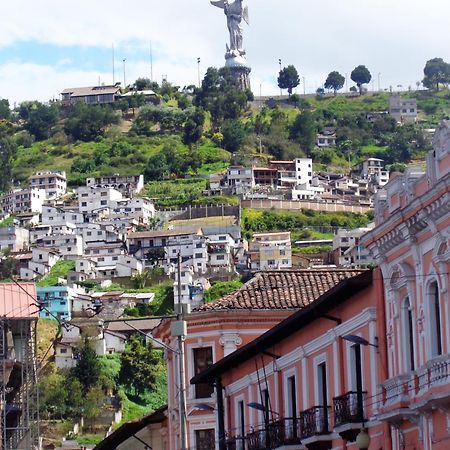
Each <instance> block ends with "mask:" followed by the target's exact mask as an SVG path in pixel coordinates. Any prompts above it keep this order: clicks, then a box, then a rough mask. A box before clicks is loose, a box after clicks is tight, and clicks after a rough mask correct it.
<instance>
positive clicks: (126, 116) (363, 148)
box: [0, 69, 450, 203]
mask: <svg viewBox="0 0 450 450" xmlns="http://www.w3.org/2000/svg"><path fill="white" fill-rule="evenodd" d="M213 70H215V69H209V70H208V74H209V75H208V74H207V77H208V76H210V78H211V76H214V77H216V79H215V80H216V84H214V83H209V84H208V78H207V77H205V80H204V82H203V86H202V88H201V89H191V90H190V91H184V92H180V91H179V89H178V88H177V87H174V86H170V85H167V86H164V87H158V89H159V93H158V97H157V100H156V101H153V103H155V104H153V103H151V104H145V102H144V101H143V100H142V99H141V100H139V101H138V100H137V96H129V97H128V100H126V101H125V100H120V101H118V102H116V103H115V104H114V106H111V105H102V106H99V105H94V106H87V105H85V104H80V103H78V104H74V105H70V106H67V105H64V104H62V103H59V102H54V103H51V104H49V105H44V104H40V103H37V102H26V103H23V104H21V105H20V106H19V107H18V108H17V109H16V110H15V111H13V112H5V111H4V110H3V109H1V110H0V117H1V118H2V120H1V121H0V140H1V141H2V149H3V151H2V167H1V172H0V173H1V175H2V177H1V182H0V190H3V191H5V190H7V189H9V188H10V187H11V186H14V185H18V184H21V185H24V184H26V182H27V179H28V177H29V176H30V175H31V174H33V173H34V172H36V171H39V170H44V169H45V170H64V171H66V173H67V177H68V182H69V186H72V187H75V186H78V185H80V184H82V183H83V181H84V179H85V178H86V177H89V176H98V175H111V174H114V173H120V174H124V175H127V174H137V173H144V174H145V178H146V181H149V182H153V183H158V182H162V183H163V184H164V186H166V183H167V180H172V181H171V182H172V183H173V180H176V179H181V178H186V177H190V178H193V180H190V181H189V182H188V183H187V184H189V186H188V187H187V188H186V186H184V185H182V186H181V188H180V189H179V187H180V186H176V187H175V191H177V194H180V195H181V200H174V202H175V203H177V202H178V203H179V202H181V203H188V202H192V201H194V200H195V199H199V198H201V192H202V191H203V189H204V187H205V183H206V181H205V178H206V177H207V176H208V175H210V174H214V173H220V172H223V171H224V170H225V169H226V168H227V167H228V166H229V165H230V164H232V163H233V164H243V165H249V164H254V163H255V162H257V163H258V164H260V165H264V164H265V163H266V162H267V161H268V160H269V159H292V158H296V157H304V156H310V157H312V158H313V161H314V163H315V169H316V170H328V171H333V170H335V171H344V170H348V167H349V165H352V166H354V165H356V164H358V163H360V162H361V161H362V160H363V159H364V158H367V157H379V158H382V159H384V160H385V162H386V163H387V164H390V165H393V167H394V168H395V169H396V170H398V169H402V166H401V164H409V163H411V162H417V161H421V160H423V158H424V155H425V152H426V151H427V150H428V149H429V145H430V142H429V140H427V135H426V133H424V130H425V129H429V128H434V127H435V126H436V125H437V124H438V123H439V121H440V120H441V119H443V118H445V117H448V115H449V114H450V102H449V100H450V92H449V91H448V90H447V89H446V90H442V91H440V92H431V91H417V92H412V91H411V92H406V93H402V94H401V96H402V98H415V99H417V104H418V109H419V114H418V123H417V124H408V125H404V126H397V125H396V123H395V121H394V120H393V118H392V117H390V116H385V115H379V116H377V115H376V114H378V113H380V112H383V111H386V110H387V109H388V103H389V95H390V94H389V93H367V94H365V95H361V96H360V95H355V94H354V95H337V96H332V95H316V96H305V97H300V96H297V95H293V96H292V97H291V98H290V99H285V100H281V99H280V100H278V99H274V101H273V102H272V103H271V107H267V106H264V107H263V108H261V107H260V105H258V103H257V102H251V103H250V104H248V103H247V102H248V100H253V96H252V95H251V93H245V92H239V91H238V90H237V89H236V87H235V86H234V85H233V82H232V80H230V79H229V78H228V75H227V74H226V73H223V72H221V71H215V72H211V73H212V75H211V73H210V71H213ZM217 86H219V89H217ZM158 89H156V90H158ZM135 97H136V98H135ZM2 102H4V101H2ZM124 102H125V103H124ZM126 102H128V103H126ZM370 115H372V118H371V117H369V116H370ZM373 117H375V119H374V118H373ZM327 128H328V129H329V128H331V129H333V130H335V133H336V146H333V147H327V148H318V147H317V146H316V136H317V133H320V132H321V131H322V130H323V129H327ZM399 163H400V166H399ZM194 186H195V187H194ZM185 188H186V189H185ZM164 189H165V187H164ZM164 189H161V186H159V187H158V184H156V185H155V184H153V185H150V186H149V192H148V194H149V195H150V196H152V194H155V191H157V192H156V195H155V196H156V197H158V196H159V195H160V194H161V192H160V191H161V190H162V191H164ZM167 189H168V191H169V192H170V195H169V197H171V196H172V194H173V192H171V191H173V190H174V189H172V188H171V187H170V183H168V184H167ZM166 197H167V196H166ZM169 203H170V202H169Z"/></svg>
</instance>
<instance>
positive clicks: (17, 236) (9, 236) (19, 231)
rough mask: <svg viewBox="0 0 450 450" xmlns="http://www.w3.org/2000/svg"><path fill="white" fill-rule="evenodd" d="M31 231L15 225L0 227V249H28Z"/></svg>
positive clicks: (14, 250) (15, 250) (18, 250)
mask: <svg viewBox="0 0 450 450" xmlns="http://www.w3.org/2000/svg"><path fill="white" fill-rule="evenodd" d="M29 239H30V232H29V231H28V230H27V229H26V228H21V227H18V226H15V225H11V226H7V227H1V228H0V250H1V251H4V250H8V251H11V252H20V251H23V250H26V249H28V244H29Z"/></svg>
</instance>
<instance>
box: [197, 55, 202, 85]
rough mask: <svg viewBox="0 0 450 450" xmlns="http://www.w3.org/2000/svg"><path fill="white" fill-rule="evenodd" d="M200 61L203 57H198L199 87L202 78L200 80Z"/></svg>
mask: <svg viewBox="0 0 450 450" xmlns="http://www.w3.org/2000/svg"><path fill="white" fill-rule="evenodd" d="M200 62H201V59H200V58H197V70H198V87H200V86H201V80H200Z"/></svg>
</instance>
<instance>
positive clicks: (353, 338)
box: [342, 334, 378, 348]
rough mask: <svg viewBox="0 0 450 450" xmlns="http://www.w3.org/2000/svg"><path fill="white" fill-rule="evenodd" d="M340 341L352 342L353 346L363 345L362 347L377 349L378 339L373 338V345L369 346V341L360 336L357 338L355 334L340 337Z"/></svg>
mask: <svg viewBox="0 0 450 450" xmlns="http://www.w3.org/2000/svg"><path fill="white" fill-rule="evenodd" d="M342 339H344V341H348V342H352V343H353V344H357V345H364V347H367V346H368V345H370V346H371V347H375V348H378V338H375V344H371V343H370V342H369V341H367V340H366V339H364V338H363V337H361V336H357V335H356V334H348V335H346V336H342Z"/></svg>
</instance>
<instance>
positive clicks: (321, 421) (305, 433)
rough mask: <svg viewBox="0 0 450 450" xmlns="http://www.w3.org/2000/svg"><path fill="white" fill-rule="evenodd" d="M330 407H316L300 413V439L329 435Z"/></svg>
mask: <svg viewBox="0 0 450 450" xmlns="http://www.w3.org/2000/svg"><path fill="white" fill-rule="evenodd" d="M329 409H330V407H329V406H314V407H312V408H309V409H307V410H306V411H302V412H301V413H300V417H299V421H300V439H306V438H309V437H312V436H318V435H323V434H329V433H330V430H329V419H328V410H329Z"/></svg>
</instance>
